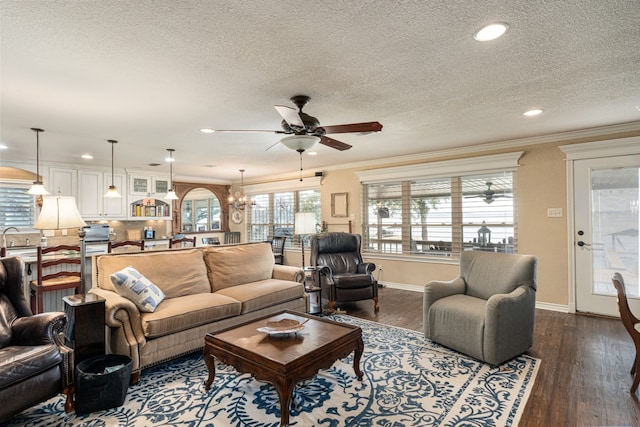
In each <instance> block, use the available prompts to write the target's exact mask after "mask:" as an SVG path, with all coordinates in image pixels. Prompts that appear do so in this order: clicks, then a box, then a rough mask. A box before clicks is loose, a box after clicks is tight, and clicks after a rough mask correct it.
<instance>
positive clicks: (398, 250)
mask: <svg viewBox="0 0 640 427" xmlns="http://www.w3.org/2000/svg"><path fill="white" fill-rule="evenodd" d="M512 187H513V186H512V175H511V172H504V173H500V174H492V175H479V176H465V177H451V178H438V179H425V180H415V181H402V182H394V183H385V184H365V185H364V189H363V190H364V194H365V195H366V203H367V209H366V212H367V217H366V218H365V238H364V240H365V247H366V248H367V250H368V251H370V252H380V253H390V254H413V255H425V256H427V255H430V256H451V255H452V254H453V253H456V254H458V253H460V251H461V250H469V249H473V250H487V251H495V252H512V251H513V243H514V225H513V198H512V197H513V196H512Z"/></svg>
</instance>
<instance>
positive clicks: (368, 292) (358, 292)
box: [311, 233, 380, 313]
mask: <svg viewBox="0 0 640 427" xmlns="http://www.w3.org/2000/svg"><path fill="white" fill-rule="evenodd" d="M361 245H362V237H361V236H360V235H359V234H351V233H320V234H315V235H313V236H312V237H311V266H312V267H316V268H317V269H318V270H319V273H320V286H321V292H322V299H323V300H324V299H326V300H328V302H329V309H330V310H333V309H334V307H335V304H336V302H350V301H361V300H366V299H372V300H373V301H374V310H375V312H376V313H377V312H378V310H379V308H380V307H379V305H378V282H377V281H376V280H375V279H374V277H373V272H374V271H375V269H376V265H375V264H373V263H370V262H363V261H362V254H361V252H360V247H361Z"/></svg>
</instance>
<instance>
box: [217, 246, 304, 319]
mask: <svg viewBox="0 0 640 427" xmlns="http://www.w3.org/2000/svg"><path fill="white" fill-rule="evenodd" d="M272 258H273V256H272ZM216 294H217V295H226V296H228V297H231V298H233V299H234V300H238V301H240V302H241V303H242V314H244V313H250V312H252V311H255V310H259V309H262V308H265V307H270V306H272V305H276V304H280V303H283V302H287V301H291V300H294V299H297V298H302V296H303V295H304V288H303V286H302V284H300V283H298V282H291V281H288V280H278V279H267V280H260V281H257V282H253V283H245V284H243V285H237V286H232V287H228V288H225V289H221V290H219V291H217V292H216Z"/></svg>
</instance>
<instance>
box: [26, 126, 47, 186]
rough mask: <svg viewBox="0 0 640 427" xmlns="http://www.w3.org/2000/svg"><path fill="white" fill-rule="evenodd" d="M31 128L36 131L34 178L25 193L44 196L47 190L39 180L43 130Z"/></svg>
mask: <svg viewBox="0 0 640 427" xmlns="http://www.w3.org/2000/svg"><path fill="white" fill-rule="evenodd" d="M31 130H32V131H34V132H35V133H36V180H35V181H34V182H33V185H32V186H31V188H29V190H28V191H27V194H34V195H37V196H46V195H47V194H49V192H48V191H47V190H46V189H45V188H44V184H43V183H42V181H40V132H44V130H43V129H39V128H31Z"/></svg>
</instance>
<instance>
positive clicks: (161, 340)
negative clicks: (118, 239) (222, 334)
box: [89, 243, 308, 384]
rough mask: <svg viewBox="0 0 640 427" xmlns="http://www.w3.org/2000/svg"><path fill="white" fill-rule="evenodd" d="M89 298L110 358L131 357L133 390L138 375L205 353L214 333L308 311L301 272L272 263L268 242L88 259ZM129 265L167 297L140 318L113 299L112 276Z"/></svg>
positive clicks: (133, 307) (126, 301) (124, 303)
mask: <svg viewBox="0 0 640 427" xmlns="http://www.w3.org/2000/svg"><path fill="white" fill-rule="evenodd" d="M92 266H93V272H92V274H93V287H92V289H91V290H90V291H89V292H91V293H94V294H97V295H100V296H102V297H103V298H105V299H106V316H105V317H106V324H107V326H108V327H109V332H110V333H109V344H108V346H109V348H110V352H111V353H115V354H124V355H127V356H130V357H131V359H132V361H133V373H132V383H133V384H135V383H137V382H138V381H139V380H140V372H141V370H142V369H144V368H147V367H149V366H152V365H154V364H158V363H161V362H165V361H167V360H170V359H173V358H176V357H178V356H181V355H184V354H187V353H190V352H193V351H195V350H198V349H200V348H202V347H203V346H204V337H205V335H206V334H207V333H209V332H215V331H219V330H221V329H224V328H228V327H230V326H234V325H237V324H240V323H244V322H247V321H250V320H253V319H256V318H258V317H261V316H265V315H269V314H271V313H276V312H278V311H280V310H285V309H288V310H297V311H308V298H307V296H306V295H305V293H304V288H303V285H302V281H303V279H304V272H303V271H302V269H300V268H298V267H291V266H283V265H276V264H274V257H273V253H272V251H271V246H270V245H269V244H268V243H256V244H244V245H234V246H207V247H202V248H187V249H173V250H164V251H150V252H135V253H127V254H122V253H120V254H106V255H100V256H95V257H93V261H92ZM127 266H133V267H134V268H135V269H136V270H138V271H139V272H140V273H141V274H143V275H144V276H145V277H147V278H148V279H149V280H151V281H152V282H153V283H154V284H155V285H156V286H157V287H158V288H160V289H161V290H162V291H163V292H164V294H165V296H166V298H165V299H164V300H163V301H162V302H161V303H160V304H159V305H158V306H157V308H156V309H155V311H154V312H151V313H146V312H140V311H139V310H138V308H137V306H136V305H135V304H134V303H133V302H132V301H130V300H129V299H127V298H124V297H122V296H120V295H119V294H117V293H116V292H115V289H114V287H113V285H112V283H111V280H110V275H111V274H113V273H115V272H117V271H120V270H122V269H123V268H125V267H127Z"/></svg>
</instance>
